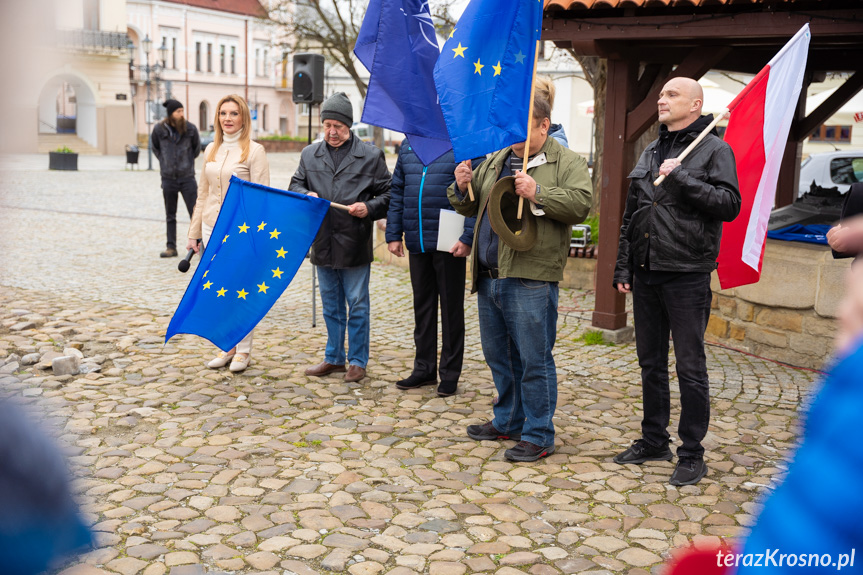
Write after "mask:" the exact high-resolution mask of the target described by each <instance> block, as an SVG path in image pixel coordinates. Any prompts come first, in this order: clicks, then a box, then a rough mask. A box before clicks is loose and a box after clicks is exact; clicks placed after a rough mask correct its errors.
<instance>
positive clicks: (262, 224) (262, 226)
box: [258, 222, 267, 232]
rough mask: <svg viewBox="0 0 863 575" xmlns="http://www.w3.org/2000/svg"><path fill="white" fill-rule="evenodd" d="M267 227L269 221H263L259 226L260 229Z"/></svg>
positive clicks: (260, 230)
mask: <svg viewBox="0 0 863 575" xmlns="http://www.w3.org/2000/svg"><path fill="white" fill-rule="evenodd" d="M265 227H267V222H261V225H259V226H258V231H259V232H262V231H264V228H265Z"/></svg>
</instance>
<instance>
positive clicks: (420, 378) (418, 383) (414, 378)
mask: <svg viewBox="0 0 863 575" xmlns="http://www.w3.org/2000/svg"><path fill="white" fill-rule="evenodd" d="M436 383H437V379H435V376H433V375H416V374H411V376H410V377H408V378H407V379H402V380H400V381H397V382H396V387H397V388H399V389H416V388H418V387H422V386H424V385H435V384H436Z"/></svg>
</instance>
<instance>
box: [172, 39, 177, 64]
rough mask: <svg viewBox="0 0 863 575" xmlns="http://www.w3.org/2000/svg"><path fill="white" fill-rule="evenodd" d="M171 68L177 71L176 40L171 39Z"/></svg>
mask: <svg viewBox="0 0 863 575" xmlns="http://www.w3.org/2000/svg"><path fill="white" fill-rule="evenodd" d="M171 68H173V69H174V70H176V69H177V39H176V38H171Z"/></svg>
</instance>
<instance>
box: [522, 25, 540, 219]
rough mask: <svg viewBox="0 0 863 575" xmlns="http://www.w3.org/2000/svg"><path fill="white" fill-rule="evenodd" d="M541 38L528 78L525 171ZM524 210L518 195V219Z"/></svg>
mask: <svg viewBox="0 0 863 575" xmlns="http://www.w3.org/2000/svg"><path fill="white" fill-rule="evenodd" d="M540 42H541V40H537V41H536V49H535V50H534V53H533V72H532V74H531V78H530V104H529V105H528V110H527V140H525V142H524V165H523V166H522V171H523V172H524V173H525V174H526V173H527V159H528V158H529V157H530V129H531V126H533V98H534V95H535V94H536V63H537V61H538V60H539V48H540ZM523 211H524V198H523V197H522V196H519V197H518V214H517V215H518V219H521V215H522V212H523Z"/></svg>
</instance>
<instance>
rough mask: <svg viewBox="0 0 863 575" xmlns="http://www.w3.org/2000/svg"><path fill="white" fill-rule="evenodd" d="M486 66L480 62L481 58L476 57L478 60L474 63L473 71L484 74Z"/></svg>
mask: <svg viewBox="0 0 863 575" xmlns="http://www.w3.org/2000/svg"><path fill="white" fill-rule="evenodd" d="M483 68H485V65H484V64H480V63H479V58H477V59H476V62H474V63H473V73H474V74H479V75H480V76H482V69H483Z"/></svg>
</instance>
